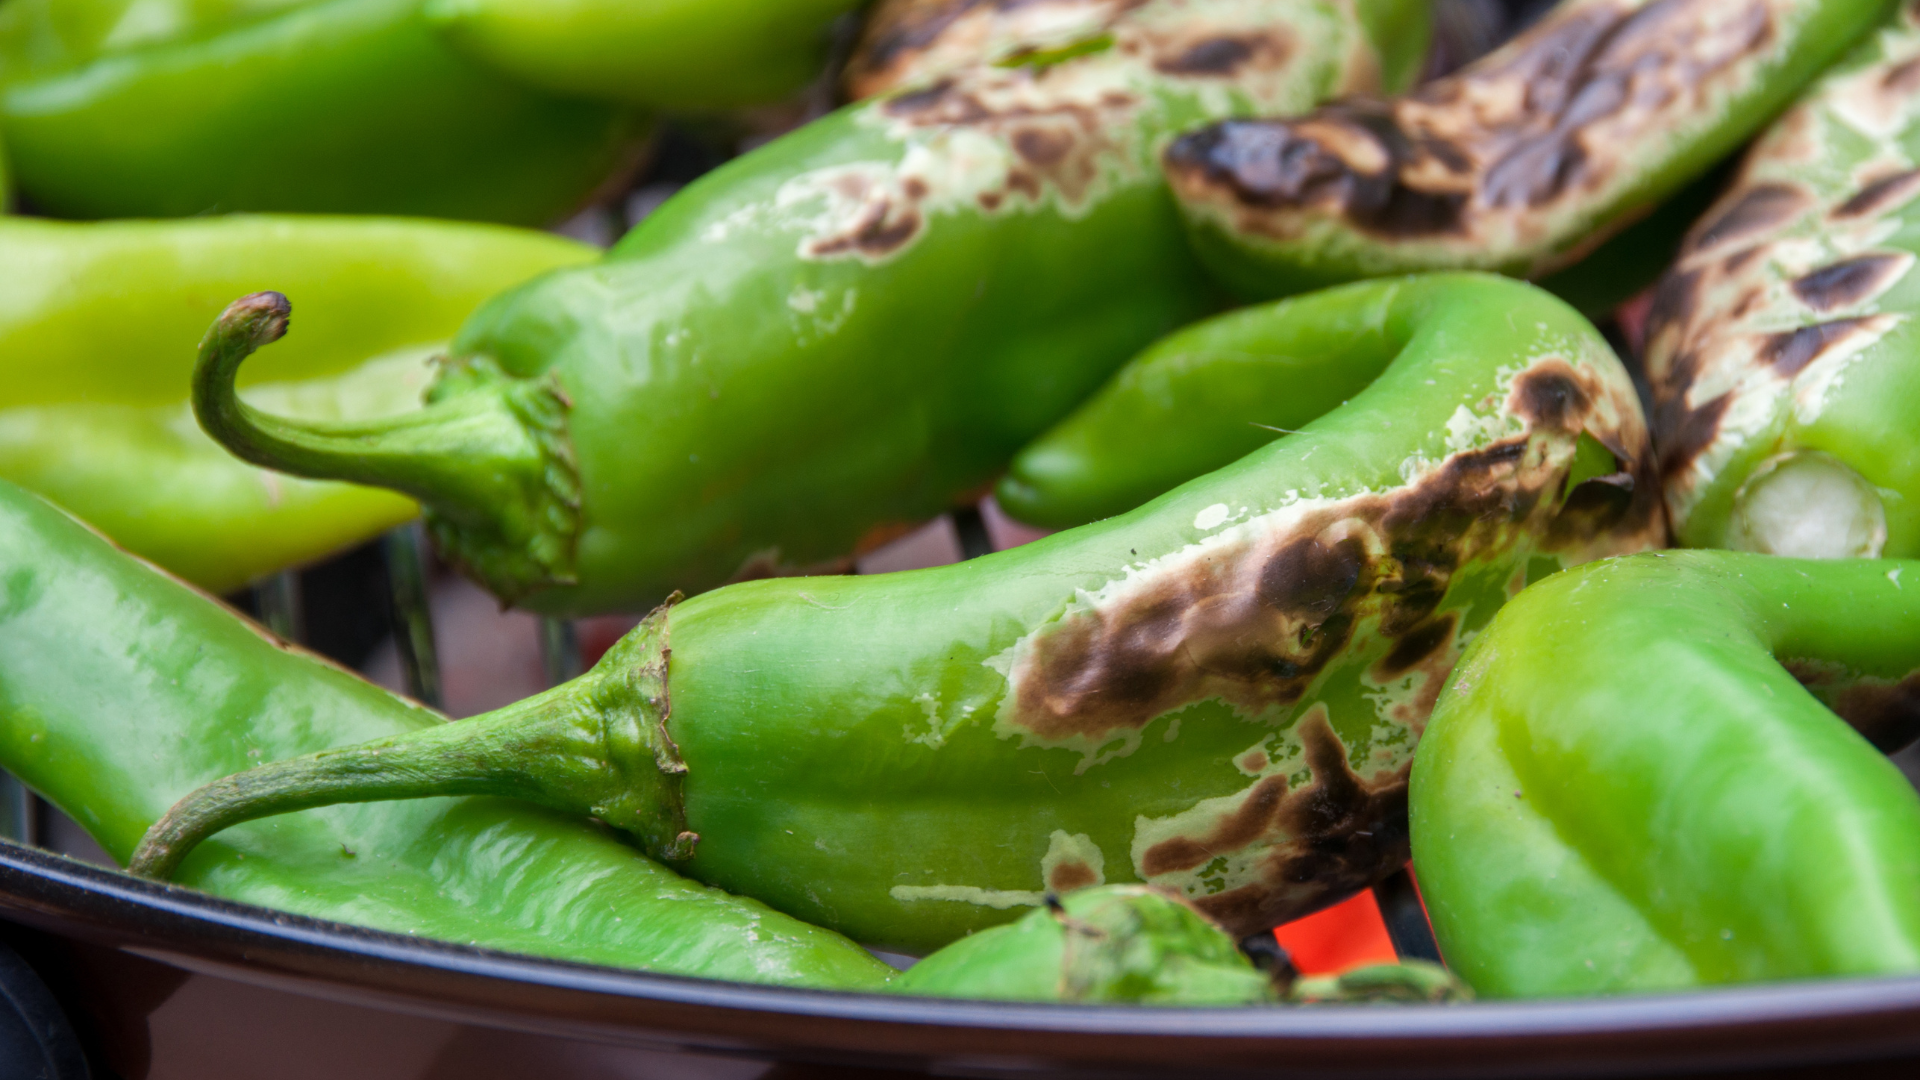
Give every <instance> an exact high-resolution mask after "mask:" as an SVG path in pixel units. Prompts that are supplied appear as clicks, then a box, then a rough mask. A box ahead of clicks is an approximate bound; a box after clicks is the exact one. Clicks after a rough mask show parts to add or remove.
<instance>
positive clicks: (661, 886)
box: [0, 481, 890, 989]
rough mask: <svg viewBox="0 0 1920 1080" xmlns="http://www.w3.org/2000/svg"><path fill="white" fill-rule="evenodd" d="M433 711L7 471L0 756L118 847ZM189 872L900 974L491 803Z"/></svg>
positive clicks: (546, 934) (562, 953)
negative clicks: (173, 811)
mask: <svg viewBox="0 0 1920 1080" xmlns="http://www.w3.org/2000/svg"><path fill="white" fill-rule="evenodd" d="M443 720H444V718H442V717H440V716H438V715H437V714H435V713H433V712H430V711H429V710H427V709H425V708H422V707H421V706H419V705H416V704H414V703H412V702H409V701H406V700H405V699H402V698H400V697H398V696H396V695H394V694H392V693H389V692H387V691H386V690H382V689H381V688H379V687H377V686H374V685H372V684H370V683H368V682H365V681H364V680H362V679H360V678H358V677H356V676H354V675H353V674H351V673H350V672H347V671H344V670H342V669H340V668H338V667H336V666H334V665H333V664H330V663H328V662H326V661H324V660H321V659H319V658H318V657H315V656H312V655H309V654H307V653H304V652H302V651H300V650H299V649H296V648H293V647H290V646H287V645H284V644H282V643H280V642H278V641H275V640H273V639H271V638H269V637H268V636H267V635H266V634H265V633H263V632H262V631H261V630H260V629H259V628H257V627H255V626H253V625H251V624H249V623H247V622H245V621H243V620H241V619H240V618H238V617H236V616H235V615H234V614H233V613H232V612H231V611H229V610H227V609H225V608H223V607H222V606H221V605H220V604H219V603H217V602H216V601H214V600H212V599H211V598H209V597H207V596H204V595H202V594H200V593H197V592H195V591H194V590H192V589H190V588H188V587H186V586H184V585H182V584H180V583H179V582H177V581H175V580H173V579H171V578H169V577H167V576H166V575H165V574H163V573H161V572H159V571H156V570H155V569H154V568H152V567H151V566H147V565H145V564H143V563H140V562H139V561H137V560H134V559H130V558H128V557H126V556H125V555H122V554H121V553H119V552H117V551H115V550H114V549H113V548H112V546H111V545H109V544H108V543H107V542H106V541H104V540H103V539H101V538H100V537H99V536H98V535H97V534H95V533H92V532H90V531H89V530H88V529H87V528H86V527H85V526H84V525H81V524H80V523H79V522H77V521H75V520H74V519H72V518H70V517H68V516H67V515H66V514H64V513H62V512H60V511H59V510H57V509H55V508H53V507H52V506H50V505H48V504H47V503H45V502H43V501H41V500H40V499H39V498H37V497H35V496H33V495H30V494H28V493H26V492H24V491H21V490H20V489H19V488H16V487H14V486H13V485H11V484H8V483H5V482H4V481H0V766H4V767H5V768H6V769H7V770H8V771H9V772H12V773H14V774H15V775H16V776H19V777H20V778H21V779H22V780H24V781H26V783H27V784H28V785H30V786H31V787H32V788H33V789H34V790H36V791H38V792H40V793H41V794H42V795H44V796H46V797H47V798H48V799H49V800H51V801H52V802H53V803H54V804H55V805H57V806H59V807H60V808H61V809H62V810H64V811H66V812H67V813H68V814H70V815H72V816H73V817H74V818H75V820H77V821H79V822H80V823H81V824H82V825H84V826H85V827H86V829H87V832H88V833H89V834H91V835H92V836H93V838H94V839H96V840H98V841H99V842H100V844H101V846H103V847H104V848H106V850H107V851H108V852H109V853H110V854H112V855H113V856H114V857H115V858H117V859H125V858H127V856H128V855H129V853H130V852H131V851H132V850H133V848H134V845H135V843H136V842H137V841H138V840H139V838H140V835H141V833H142V832H143V831H145V830H146V828H147V827H148V825H150V824H151V823H152V822H153V821H154V819H156V818H158V817H159V816H160V814H161V813H162V812H163V811H164V810H165V809H166V807H167V805H168V804H169V803H170V802H172V801H173V800H174V799H175V798H177V797H178V796H179V794H180V793H181V792H183V791H190V790H192V789H193V788H194V787H196V786H197V785H199V784H202V783H205V782H206V781H207V780H209V779H211V778H214V777H217V776H221V775H224V774H226V773H229V772H232V771H233V770H235V769H240V768H245V767H246V766H247V765H248V764H249V763H251V762H254V761H258V760H261V759H263V758H264V759H267V760H271V759H273V758H276V757H280V756H282V755H285V754H298V753H303V752H305V751H308V750H312V749H316V748H320V747H325V746H332V745H338V744H340V743H343V742H352V741H356V740H360V739H365V738H370V737H376V736H382V735H395V734H399V733H402V732H408V731H418V730H422V729H427V728H441V727H449V728H450V727H453V726H454V725H452V724H447V723H444V722H443ZM180 876H181V880H183V881H185V882H187V883H189V884H192V885H194V886H196V887H198V888H201V889H204V890H206V891H207V892H210V893H214V894H216V895H219V896H224V897H227V898H229V899H233V900H241V901H245V902H248V903H253V904H261V905H264V906H266V907H272V908H280V909H283V910H286V911H294V912H299V913H301V914H304V915H311V916H315V917H317V918H324V919H334V920H338V921H341V922H350V923H356V924H358V925H361V926H371V927H375V928H378V929H382V930H390V931H394V932H396V933H402V934H417V935H419V936H422V937H430V938H439V939H441V940H446V941H453V942H458V943H461V944H468V943H471V944H477V945H484V946H487V947H490V948H498V949H509V950H513V951H517V952H525V953H532V954H536V955H541V956H552V957H560V958H563V959H568V960H579V961H584V962H587V963H596V964H613V965H619V966H624V967H639V968H646V969H649V970H653V971H663V972H672V973H677V974H684V975H701V976H707V977H710V978H717V979H735V980H742V981H747V982H768V983H783V984H791V985H807V986H833V987H844V988H849V989H863V988H864V989H877V988H878V987H880V986H881V985H883V984H884V983H885V982H886V980H887V978H888V977H889V975H890V972H889V969H888V968H887V967H886V966H885V965H883V964H881V963H880V962H879V961H877V960H875V959H874V958H873V957H872V956H871V955H869V954H868V953H867V952H866V951H865V950H863V949H861V948H859V947H858V946H856V945H854V944H853V943H852V942H850V941H847V940H846V939H845V938H842V937H840V936H839V935H837V934H832V933H829V932H827V931H825V930H821V929H819V928H817V927H812V926H807V925H806V924H804V923H800V922H796V921H795V920H793V919H790V918H788V917H786V916H784V915H780V914H778V913H776V912H773V911H769V910H768V909H767V908H765V907H763V906H761V905H760V904H758V903H756V902H754V901H751V900H745V899H740V898H736V897H732V896H728V895H726V894H725V893H722V892H720V891H719V890H716V889H711V888H707V887H705V886H702V885H697V884H694V883H693V882H689V881H687V880H686V879H684V878H682V877H680V876H679V875H677V874H674V873H672V872H671V871H668V870H666V869H665V868H663V867H661V866H659V865H657V864H655V863H653V862H651V861H649V860H647V859H645V858H643V857H641V856H640V855H639V854H638V853H636V852H635V851H634V850H633V849H632V848H631V847H630V846H629V845H627V844H625V843H622V842H621V841H620V840H619V839H618V838H617V837H615V836H614V835H612V834H611V833H610V832H608V831H607V830H606V829H604V828H599V827H595V826H592V825H589V824H587V823H586V822H582V821H578V820H568V819H566V818H563V817H561V816H559V815H556V814H552V813H549V812H547V811H542V810H538V809H535V808H532V807H527V806H522V805H515V804H512V803H505V802H501V801H499V800H492V799H452V800H434V801H431V802H415V803H405V804H388V805H384V806H366V807H349V808H341V809H334V810H325V811H320V812H316V813H310V814H299V815H296V816H293V817H286V818H280V819H277V820H275V821H272V822H262V823H260V824H259V825H256V826H249V827H248V828H247V829H245V830H238V829H236V830H234V831H232V832H230V833H228V834H226V835H225V836H223V837H222V838H221V839H220V840H219V841H218V842H216V843H210V844H207V845H205V847H204V849H203V850H202V851H201V852H197V853H196V854H195V855H194V857H193V858H192V859H190V860H188V861H187V863H186V865H185V866H184V867H182V870H181V875H180Z"/></svg>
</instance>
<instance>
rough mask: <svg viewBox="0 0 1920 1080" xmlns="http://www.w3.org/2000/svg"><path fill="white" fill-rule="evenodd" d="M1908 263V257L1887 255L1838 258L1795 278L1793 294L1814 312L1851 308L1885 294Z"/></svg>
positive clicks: (1873, 254) (1876, 253)
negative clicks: (1835, 261) (1836, 260)
mask: <svg viewBox="0 0 1920 1080" xmlns="http://www.w3.org/2000/svg"><path fill="white" fill-rule="evenodd" d="M1912 263H1913V257H1912V256H1910V255H1905V254H1893V253H1889V252H1875V253H1872V254H1867V255H1859V256H1855V257H1854V258H1851V259H1842V260H1840V261H1839V262H1837V263H1833V264H1832V265H1830V266H1823V267H1821V268H1820V269H1818V270H1813V271H1810V272H1808V273H1805V274H1802V275H1800V276H1799V277H1797V278H1795V279H1794V281H1793V294H1794V295H1795V296H1798V297H1799V298H1800V301H1801V302H1802V303H1804V304H1806V305H1807V306H1808V307H1810V308H1813V309H1814V310H1815V311H1834V310H1836V309H1838V308H1848V307H1854V306H1856V305H1858V304H1864V303H1866V302H1867V301H1869V300H1871V299H1873V298H1874V297H1876V296H1879V295H1880V294H1881V293H1883V292H1885V291H1886V290H1887V289H1888V287H1890V286H1891V285H1892V284H1893V283H1894V282H1895V281H1898V280H1899V279H1900V276H1901V275H1902V274H1905V273H1906V272H1907V267H1908V266H1910V265H1912Z"/></svg>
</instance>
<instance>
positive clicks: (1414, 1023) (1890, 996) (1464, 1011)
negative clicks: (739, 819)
mask: <svg viewBox="0 0 1920 1080" xmlns="http://www.w3.org/2000/svg"><path fill="white" fill-rule="evenodd" d="M0 914H4V915H5V916H7V917H9V918H12V919H14V920H16V921H19V922H23V923H26V924H28V925H31V926H35V927H37V928H40V929H43V930H50V931H53V932H55V933H60V934H64V935H67V936H73V937H80V938H84V939H88V940H92V941H95V942H98V943H103V944H108V945H113V946H117V947H120V948H125V949H127V950H129V951H132V952H135V953H138V954H140V955H144V956H147V957H149V958H153V959H158V960H161V961H162V962H166V963H169V964H172V965H174V966H178V967H184V968H187V969H189V970H199V971H203V972H209V973H216V974H220V975H224V976H227V977H233V978H239V979H242V980H245V981H256V982H260V983H262V984H266V985H275V986H279V987H282V988H289V989H293V990H295V991H297V992H305V993H310V994H315V995H317V996H324V997H329V998H333V999H336V1000H340V999H344V1000H354V1001H360V1002H362V1003H365V1004H370V1005H373V1006H374V1007H385V1008H398V1009H400V1010H402V1011H411V1012H415V1013H419V1014H423V1015H434V1016H440V1017H445V1018H454V1019H460V1020H464V1021H468V1022H474V1023H480V1024H484V1025H488V1026H500V1027H509V1028H517V1029H521V1030H528V1031H542V1032H548V1033H553V1034H560V1035H571V1036H575V1037H591V1038H593V1039H595V1040H596V1041H602V1042H605V1041H614V1042H630V1043H633V1044H635V1045H647V1046H655V1047H657V1046H660V1045H663V1044H667V1045H674V1046H678V1047H681V1048H686V1049H706V1050H720V1051H723V1052H730V1053H747V1054H752V1055H755V1056H769V1057H790V1058H794V1059H798V1060H835V1061H843V1062H851V1061H854V1060H859V1061H863V1062H866V1063H870V1064H902V1063H917V1064H925V1063H927V1062H930V1061H938V1060H944V1061H946V1062H947V1067H948V1068H953V1067H955V1066H956V1063H957V1064H958V1066H959V1067H961V1068H962V1071H964V1066H965V1064H966V1062H967V1061H971V1062H973V1063H975V1064H976V1065H981V1067H983V1068H986V1067H989V1066H990V1067H991V1070H990V1071H1002V1070H1005V1069H1014V1070H1015V1071H1018V1069H1019V1067H1020V1066H1021V1065H1022V1064H1023V1063H1024V1064H1025V1065H1027V1066H1032V1067H1037V1066H1039V1065H1043V1064H1050V1065H1061V1064H1068V1065H1072V1064H1080V1065H1088V1064H1093V1065H1097V1066H1099V1067H1102V1068H1108V1069H1111V1068H1119V1069H1124V1070H1134V1069H1141V1070H1156V1071H1158V1070H1164V1069H1166V1068H1168V1067H1170V1066H1171V1067H1175V1068H1176V1069H1180V1068H1188V1067H1191V1068H1199V1067H1203V1066H1204V1067H1207V1068H1208V1069H1209V1070H1213V1069H1217V1068H1222V1067H1224V1068H1227V1069H1229V1070H1231V1069H1232V1068H1233V1067H1234V1066H1235V1065H1243V1066H1252V1065H1254V1064H1256V1063H1259V1062H1263V1061H1264V1062H1265V1063H1266V1064H1268V1065H1271V1064H1272V1063H1273V1062H1274V1061H1275V1060H1286V1061H1289V1062H1290V1063H1291V1064H1292V1065H1293V1066H1294V1067H1295V1068H1296V1069H1298V1070H1299V1071H1301V1072H1303V1073H1315V1074H1323V1075H1361V1074H1368V1075H1420V1076H1438V1075H1455V1074H1462V1073H1470V1074H1479V1075H1489V1074H1493V1073H1505V1072H1524V1073H1534V1074H1538V1073H1540V1072H1542V1071H1547V1072H1557V1073H1561V1074H1565V1075H1573V1074H1581V1073H1584V1074H1593V1073H1596V1072H1615V1071H1644V1070H1647V1069H1667V1070H1675V1069H1680V1070H1692V1069H1704V1068H1724V1067H1730V1066H1738V1065H1751V1064H1756V1063H1767V1064H1772V1065H1778V1064H1782V1063H1795V1062H1810V1061H1833V1060H1840V1059H1847V1058H1855V1059H1857V1058H1862V1057H1872V1056H1886V1055H1889V1054H1899V1053H1913V1052H1920V976H1893V977H1882V978H1859V979H1835V980H1825V981H1817V982H1800V983H1792V984H1772V985H1748V986H1739V987H1729V988H1725V989H1715V990H1711V991H1703V992H1691V993H1684V994H1647V995H1635V996H1623V997H1614V998H1598V999H1579V1000H1552V1001H1528V1002H1478V1003H1474V1004H1471V1005H1465V1006H1398V1007H1366V1006H1321V1007H1314V1008H1300V1009H1248V1008H1166V1007H1159V1008H1155V1007H1144V1006H1086V1005H1034V1004H1028V1003H1003V1002H981V1001H952V1000H944V999H932V998H917V997H907V996H897V995H889V994H881V993H859V992H848V991H835V990H819V989H807V988H798V987H780V986H765V985H756V984H748V983H734V982H722V981H718V980H711V979H700V978H693V977H688V976H679V975H666V974H656V973H650V972H644V971H637V970H627V969H621V968H610V967H601V966H596V965H591V964H583V963H577V962H572V961H565V960H553V959H546V958H542V957H536V956H528V955H523V954H516V953H507V952H500V951H497V950H492V949H487V948H481V947H474V946H467V945H460V944H454V943H449V942H442V941H436V940H430V939H423V938H414V937H409V936H406V935H402V934H394V933H389V932H385V931H379V930H371V929H367V928H364V927H358V926H351V925H347V924H342V923H334V922H328V921H324V920H320V919H314V918H309V917H306V916H302V915H295V914H291V913H286V912H279V911H273V910H270V909H267V908H262V907H256V906H254V905H250V904H243V903H237V902H234V901H230V900H224V899H221V898H218V897H215V896H211V895H209V894H206V893H201V892H198V891H195V890H192V889H187V888H182V887H179V886H173V885H167V884H163V883H158V882H153V881H148V880H145V879H141V878H136V877H133V876H131V875H128V874H125V873H121V872H118V871H114V870H109V869H106V868H103V867H100V866H97V865H94V864H91V863H84V862H80V861H78V860H75V859H71V858H68V857H66V856H62V855H57V854H54V853H51V852H46V851H42V850H38V849H35V848H29V847H25V846H22V845H18V844H14V843H10V842H5V841H0ZM962 1059H964V1060H962ZM981 1063H985V1064H984V1065H982V1064H981Z"/></svg>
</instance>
